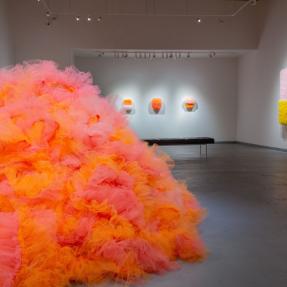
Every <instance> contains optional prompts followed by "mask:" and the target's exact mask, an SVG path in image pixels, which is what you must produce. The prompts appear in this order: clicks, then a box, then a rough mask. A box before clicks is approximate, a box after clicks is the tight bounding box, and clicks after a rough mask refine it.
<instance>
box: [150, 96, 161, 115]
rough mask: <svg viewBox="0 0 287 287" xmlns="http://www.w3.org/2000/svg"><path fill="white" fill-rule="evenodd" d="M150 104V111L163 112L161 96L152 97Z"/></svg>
mask: <svg viewBox="0 0 287 287" xmlns="http://www.w3.org/2000/svg"><path fill="white" fill-rule="evenodd" d="M150 106H151V110H152V112H153V113H155V114H160V113H162V112H163V100H162V99H161V98H152V99H151V104H150Z"/></svg>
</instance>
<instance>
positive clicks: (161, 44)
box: [8, 0, 268, 66]
mask: <svg viewBox="0 0 287 287" xmlns="http://www.w3.org/2000/svg"><path fill="white" fill-rule="evenodd" d="M8 2H9V11H10V18H11V24H12V28H13V36H14V42H15V47H16V62H21V61H23V60H31V59H51V60H55V61H57V62H58V63H59V64H60V65H61V66H65V65H69V64H71V60H72V49H73V48H82V49H150V50H157V49H164V50H177V49H179V50H181V49H185V50H187V49H189V50H220V49H224V50H231V49H235V50H240V49H255V48H256V47H257V45H258V40H259V35H260V32H261V26H262V25H261V24H262V21H263V19H264V15H265V10H266V2H268V0H264V1H259V2H258V5H257V6H255V7H253V6H249V7H248V8H246V9H245V10H244V11H242V13H240V14H239V15H238V16H236V17H234V18H226V19H225V23H223V24H222V23H219V21H218V19H217V18H216V17H214V18H209V19H204V21H203V23H202V24H200V25H199V24H197V23H196V21H195V19H194V18H192V17H154V16H152V15H151V14H152V13H154V12H152V7H151V6H152V4H153V3H156V5H157V7H156V12H157V13H167V14H175V13H181V14H182V13H186V12H188V13H191V14H196V13H199V14H206V13H207V14H218V13H219V14H228V13H231V12H233V11H235V10H236V8H238V7H239V5H242V2H241V1H222V0H217V1H215V0H208V1H207V0H205V1H186V0H177V1H174V0H157V1H150V0H148V1H135V0H81V1H79V0H71V1H67V0H50V1H48V3H50V5H51V7H52V8H53V11H55V12H56V13H57V12H68V13H75V14H79V15H81V16H82V18H83V19H82V21H80V23H76V21H75V19H74V17H73V16H69V15H66V16H63V15H60V16H59V17H58V18H57V20H56V21H55V22H54V23H53V24H52V25H50V26H47V25H46V24H45V23H46V17H45V11H44V10H43V9H42V5H41V3H40V4H38V3H37V1H36V0H22V1H20V0H8ZM69 3H70V4H71V5H70V7H69ZM145 3H147V4H148V8H149V10H151V11H149V13H150V16H146V17H143V16H141V17H139V16H125V17H123V16H103V21H102V22H101V23H98V22H97V21H93V22H92V23H90V24H88V23H87V21H85V20H84V17H86V15H88V14H90V13H92V12H93V13H95V14H96V15H101V13H103V14H105V13H107V12H110V13H111V12H112V13H115V12H117V13H119V12H120V13H123V12H128V13H145V9H146V7H145ZM186 3H188V7H187V8H188V9H187V11H185V6H186ZM107 6H111V7H109V9H108V11H107Z"/></svg>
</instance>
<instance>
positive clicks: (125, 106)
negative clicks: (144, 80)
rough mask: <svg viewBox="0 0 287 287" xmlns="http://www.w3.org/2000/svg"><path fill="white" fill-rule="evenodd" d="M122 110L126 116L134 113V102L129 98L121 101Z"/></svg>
mask: <svg viewBox="0 0 287 287" xmlns="http://www.w3.org/2000/svg"><path fill="white" fill-rule="evenodd" d="M122 110H123V111H124V112H125V113H126V114H132V113H134V101H133V99H131V98H125V99H123V101H122Z"/></svg>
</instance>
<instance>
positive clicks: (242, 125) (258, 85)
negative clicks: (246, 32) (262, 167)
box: [237, 0, 287, 148]
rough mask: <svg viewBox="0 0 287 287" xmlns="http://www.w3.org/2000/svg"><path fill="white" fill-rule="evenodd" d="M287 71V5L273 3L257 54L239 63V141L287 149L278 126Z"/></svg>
mask: <svg viewBox="0 0 287 287" xmlns="http://www.w3.org/2000/svg"><path fill="white" fill-rule="evenodd" d="M286 67H287V1H286V0H274V1H272V6H271V10H270V13H269V16H268V19H267V22H266V25H265V29H264V31H263V34H262V37H261V41H260V44H259V47H258V50H257V51H256V52H251V53H249V54H247V55H245V56H243V57H242V58H241V59H240V63H239V95H238V99H239V101H238V124H237V140H238V141H242V142H247V143H253V144H258V145H265V146H270V147H277V148H287V139H286V131H285V130H284V129H282V127H281V126H280V125H279V123H278V119H277V113H278V108H277V102H278V99H279V80H280V78H279V77H280V70H281V69H283V68H286Z"/></svg>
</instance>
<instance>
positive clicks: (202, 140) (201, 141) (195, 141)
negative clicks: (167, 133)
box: [144, 137, 215, 158]
mask: <svg viewBox="0 0 287 287" xmlns="http://www.w3.org/2000/svg"><path fill="white" fill-rule="evenodd" d="M144 141H146V142H147V143H148V144H149V145H153V144H158V145H182V144H187V145H199V146H200V156H201V146H202V145H204V146H205V158H207V145H208V144H214V142H215V141H214V139H213V138H208V137H198V138H181V139H145V140H144Z"/></svg>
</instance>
